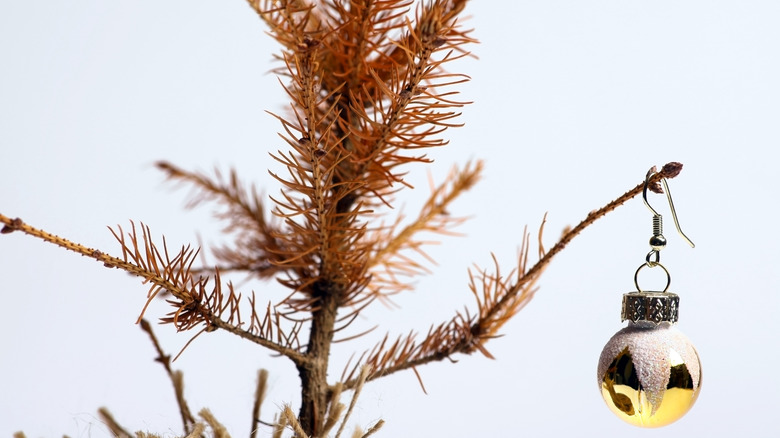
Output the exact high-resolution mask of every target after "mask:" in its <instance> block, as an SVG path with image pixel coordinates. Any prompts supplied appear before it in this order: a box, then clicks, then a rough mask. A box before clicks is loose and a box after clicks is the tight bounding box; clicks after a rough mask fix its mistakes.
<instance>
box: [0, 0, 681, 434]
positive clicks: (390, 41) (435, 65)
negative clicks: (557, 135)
mask: <svg viewBox="0 0 780 438" xmlns="http://www.w3.org/2000/svg"><path fill="white" fill-rule="evenodd" d="M249 3H250V5H251V7H252V8H253V9H254V10H255V12H257V14H258V15H259V17H260V18H261V19H262V21H264V22H265V24H266V25H267V26H268V27H269V29H270V33H271V35H272V36H273V37H274V38H275V39H276V40H277V41H278V42H279V44H281V46H282V51H281V54H280V55H279V60H280V61H281V62H280V65H281V67H280V68H279V69H278V70H277V71H276V73H277V74H278V76H279V78H280V80H281V83H282V86H283V87H284V88H285V90H286V92H287V94H288V95H289V98H290V102H291V105H290V109H289V110H287V111H280V112H278V113H275V114H274V117H276V118H277V119H278V120H279V122H280V124H281V127H282V128H281V134H280V137H281V140H280V144H281V145H282V146H281V147H280V148H279V150H278V151H277V152H274V153H273V154H271V157H272V158H273V160H272V162H271V163H270V164H269V172H270V173H271V175H272V176H273V177H274V178H275V179H276V180H277V181H278V183H279V185H280V187H281V190H280V191H277V192H275V194H272V195H271V196H268V197H261V196H259V195H258V194H257V192H256V191H255V190H254V189H246V188H245V187H246V186H245V185H244V183H242V181H241V180H239V178H238V176H237V175H236V174H235V173H234V172H231V173H230V174H229V176H227V177H224V176H222V175H220V174H217V175H215V176H213V177H212V176H207V175H203V174H200V173H194V172H190V171H188V170H185V169H181V168H178V167H177V166H176V165H174V164H172V163H158V167H159V168H160V170H162V171H163V172H164V173H165V174H166V175H167V176H168V177H169V178H170V179H171V180H175V181H179V182H184V183H187V184H190V185H192V186H193V187H195V189H196V191H195V195H194V196H193V197H192V205H196V204H200V203H205V202H213V203H214V204H215V205H216V206H217V208H218V211H219V212H220V213H219V217H220V218H221V219H222V220H224V221H225V223H226V228H225V232H226V233H228V234H229V235H231V236H234V237H235V240H234V242H233V244H232V245H231V246H223V247H217V248H213V251H212V253H213V257H214V259H215V263H214V264H213V265H209V266H196V256H197V254H198V250H197V249H195V248H193V247H191V246H184V247H182V248H181V249H179V250H175V249H173V248H170V247H169V246H168V245H167V244H166V242H165V240H164V239H157V238H155V237H154V236H153V235H152V232H151V231H150V228H149V227H148V226H146V225H136V224H134V223H131V225H130V227H129V229H123V228H122V227H116V228H115V229H113V230H112V232H113V233H114V236H115V237H116V239H117V240H118V241H119V243H120V246H121V254H119V255H118V256H112V255H109V253H107V252H102V251H98V250H95V249H91V248H87V247H85V246H83V245H81V244H78V243H74V242H71V241H68V240H66V239H63V238H60V237H57V236H54V235H52V234H50V233H48V232H45V231H42V230H39V229H36V228H33V227H31V226H29V225H27V224H26V223H24V222H23V221H22V220H21V219H18V218H16V219H11V218H10V217H7V216H4V215H1V214H0V221H1V222H2V223H4V224H5V226H4V228H3V230H2V232H3V233H9V232H13V231H20V232H23V233H26V234H29V235H32V236H35V237H38V238H41V239H44V240H46V241H49V242H51V243H54V244H56V245H59V246H61V247H63V248H66V249H69V250H72V251H75V252H78V253H80V254H82V255H85V256H88V257H91V258H93V259H95V260H97V261H99V262H101V263H103V264H105V266H107V267H109V268H117V269H120V270H122V271H125V272H129V273H131V274H134V275H137V276H139V277H141V278H142V279H143V281H144V283H146V284H148V285H149V291H148V301H147V306H148V305H149V304H150V303H151V302H153V301H154V300H155V299H156V298H158V297H161V298H164V299H165V301H166V302H167V303H168V304H169V305H170V306H171V307H172V310H171V311H170V313H168V314H167V315H166V316H164V317H162V319H161V320H162V322H163V323H167V324H172V325H173V326H174V327H175V328H176V330H178V331H182V332H184V331H194V332H193V334H194V335H195V336H197V334H200V333H203V332H211V331H214V330H224V331H227V332H230V333H233V334H235V335H236V336H239V337H241V338H243V339H245V340H247V341H248V342H249V343H254V344H257V345H259V346H261V347H263V348H266V349H268V350H270V351H271V352H273V353H276V354H278V355H280V356H284V357H286V358H287V359H289V360H291V361H292V362H293V363H294V364H295V366H296V368H297V370H298V373H299V375H300V384H301V397H302V402H301V406H300V408H299V410H298V413H297V415H295V414H293V412H292V411H291V410H290V409H289V408H287V409H285V410H284V412H283V413H282V415H281V417H280V419H279V423H278V424H276V425H274V426H271V427H274V428H275V432H274V433H275V435H274V436H281V434H282V433H283V430H284V428H285V427H288V428H289V430H291V431H292V433H293V434H294V436H298V437H303V436H307V437H324V436H328V434H329V433H331V432H332V431H334V430H335V431H336V436H338V435H340V434H341V433H342V431H343V425H344V421H345V420H346V417H348V416H349V412H350V411H351V408H352V406H353V405H354V397H353V402H352V404H350V406H349V407H348V408H347V407H345V406H344V405H343V404H341V403H340V402H339V400H340V395H341V392H342V391H350V390H353V391H355V392H359V388H360V387H361V386H362V384H363V383H365V382H370V381H372V380H375V379H379V378H381V377H383V376H387V375H390V374H393V373H396V372H400V371H411V372H415V373H416V368H418V367H421V366H423V365H425V364H428V363H431V362H435V361H441V360H444V359H448V358H452V357H454V356H456V355H458V354H471V353H474V352H479V353H481V354H483V355H485V356H487V357H491V355H490V353H489V352H488V350H487V348H486V344H487V343H488V342H489V341H490V340H491V339H492V338H494V337H496V336H497V335H498V334H499V331H500V329H501V327H502V326H503V325H504V324H505V323H506V322H507V321H508V320H509V319H510V318H512V317H513V316H514V315H516V314H517V313H518V311H519V310H520V309H521V308H522V307H523V306H524V305H525V304H526V303H527V302H528V300H529V299H530V298H531V297H532V295H533V293H534V290H535V283H536V281H537V280H538V278H539V276H540V274H541V273H542V272H543V270H544V268H545V266H547V264H548V263H549V262H550V260H551V259H552V258H553V257H554V256H555V254H557V253H558V252H559V251H560V250H561V249H563V248H564V247H565V246H566V244H567V243H568V242H569V241H570V240H571V239H572V238H573V237H574V236H576V235H577V234H578V233H579V232H581V231H582V230H583V229H584V228H586V227H587V226H588V225H590V224H591V223H593V222H594V221H595V220H597V219H598V218H600V217H601V216H603V215H604V214H606V213H608V212H609V211H611V210H613V209H615V208H616V207H618V206H619V205H621V204H622V203H624V202H625V201H627V200H628V199H630V198H631V197H633V196H635V195H636V194H637V193H639V192H640V191H641V189H642V183H640V184H639V185H637V186H636V187H634V188H633V189H631V190H629V191H628V192H626V193H625V194H624V195H622V196H621V197H619V198H618V199H616V200H615V201H613V202H611V203H609V204H608V205H606V206H605V207H602V208H601V209H598V210H594V211H593V212H591V213H590V214H588V215H587V217H586V218H585V220H583V221H582V222H581V223H580V224H579V225H577V226H576V227H573V228H571V229H569V230H566V232H565V233H564V234H563V235H562V236H561V238H560V240H559V241H558V242H557V243H556V244H555V245H554V246H553V247H552V248H551V249H550V250H549V251H545V250H544V249H543V246H542V245H541V231H542V230H541V229H540V230H539V258H538V261H537V262H536V263H534V264H531V263H530V262H529V259H528V256H529V248H530V245H529V242H530V240H531V238H530V234H526V235H525V238H524V240H523V241H522V242H518V244H519V245H521V251H520V256H519V258H518V259H517V260H513V261H510V262H509V263H508V265H509V266H510V269H509V271H508V273H507V274H503V273H501V271H500V269H499V265H500V263H499V262H498V261H497V260H495V265H494V266H492V267H491V268H488V269H474V270H472V271H471V272H469V273H468V275H469V278H470V283H469V284H464V288H469V289H470V290H471V292H472V293H473V296H474V299H475V302H474V303H472V304H471V305H467V306H466V309H468V310H464V311H463V312H460V313H456V314H455V315H453V316H452V318H451V319H450V320H447V321H444V322H440V323H435V322H432V325H431V328H430V330H429V331H428V332H427V333H425V334H424V335H420V334H416V333H411V334H409V335H406V336H396V335H391V334H388V335H385V336H384V337H380V338H379V339H378V342H377V344H376V346H375V347H374V348H373V349H370V350H369V351H366V352H363V353H360V352H356V354H355V356H354V357H355V360H354V361H352V362H351V363H347V364H330V362H329V357H330V351H331V346H332V343H333V341H334V336H335V335H336V334H337V333H338V332H340V331H341V330H343V329H344V328H345V327H347V326H349V325H350V323H351V322H352V321H354V320H355V318H356V317H357V316H358V315H359V314H360V313H361V312H362V311H363V310H364V309H366V308H367V307H368V306H371V305H373V304H376V303H378V302H381V301H383V300H384V299H385V298H387V297H389V296H391V295H393V294H398V293H401V292H404V291H406V290H408V289H410V287H411V286H410V280H411V279H412V278H413V277H414V276H416V275H420V274H424V273H427V268H426V266H425V253H424V248H423V244H424V240H423V239H422V236H423V235H424V234H425V233H431V232H433V233H447V232H449V231H451V229H452V227H454V226H455V225H457V224H458V223H459V222H460V221H461V220H460V219H459V218H454V217H451V216H450V215H449V214H448V210H449V208H450V205H451V204H452V203H453V202H454V201H455V200H456V199H457V198H458V196H459V195H461V194H462V193H464V192H465V191H467V190H469V189H471V188H472V187H473V186H474V185H475V184H476V183H477V181H478V180H479V177H480V173H481V172H482V168H483V166H482V163H481V162H472V163H468V164H465V165H463V166H462V167H460V168H456V169H455V170H453V171H452V172H451V173H450V175H449V176H448V177H447V178H446V180H444V181H442V182H441V183H440V184H439V185H438V186H436V187H434V190H433V191H432V193H431V194H430V197H429V199H428V200H427V202H426V203H425V204H424V205H423V207H422V209H421V210H420V212H419V215H417V217H416V218H414V219H412V220H408V221H404V220H402V218H401V217H399V216H397V213H393V210H392V208H391V207H392V206H393V205H395V204H396V201H397V199H398V198H399V197H400V196H401V195H402V194H403V193H404V191H405V190H408V189H409V188H410V187H409V186H408V184H407V183H405V181H404V175H405V172H407V171H408V170H409V168H410V167H409V166H407V165H408V164H412V163H428V162H429V161H430V160H429V159H428V158H426V155H425V154H426V150H427V149H430V148H436V147H444V146H446V144H447V141H446V139H445V137H444V134H445V131H446V130H447V129H448V128H450V127H455V126H458V123H459V122H458V121H457V120H456V119H457V117H458V116H459V111H460V108H461V107H462V106H463V105H464V104H465V103H466V102H463V101H460V100H458V98H457V91H458V85H459V84H462V83H463V82H465V81H466V80H468V77H467V76H465V75H463V74H458V73H452V72H451V71H450V68H452V67H453V66H455V65H457V63H456V61H457V60H458V59H460V58H462V57H464V56H468V51H467V50H468V47H467V46H468V45H470V44H472V43H474V42H475V41H474V40H473V39H472V38H470V37H469V32H468V30H466V29H464V28H463V27H462V26H461V23H460V21H459V17H460V15H461V13H462V12H463V10H464V7H465V5H466V1H465V0H449V1H447V0H437V1H427V2H423V3H415V2H413V1H411V0H400V1H399V0H385V1H379V0H375V1H371V0H362V1H359V0H353V1H339V0H323V1H318V2H310V1H303V0H300V1H284V0H275V1H268V0H267V1H250V2H249ZM680 169H681V165H679V164H677V163H670V164H669V165H667V166H664V168H663V169H662V170H661V171H660V172H659V173H657V174H655V175H654V176H653V177H652V180H651V182H652V183H653V189H654V190H656V191H658V190H660V189H659V188H658V187H657V182H658V181H659V180H660V179H661V178H672V177H674V176H676V174H677V173H679V171H680ZM415 171H417V170H415ZM392 214H395V215H396V216H395V217H394V216H392ZM486 251H487V249H486ZM504 264H505V263H501V265H504ZM228 272H229V273H231V275H234V274H236V273H237V274H242V275H245V276H247V277H249V278H251V279H254V280H258V281H267V280H272V279H275V280H277V281H278V282H279V283H280V284H281V285H282V286H283V289H282V293H281V294H280V295H278V296H273V295H270V294H267V293H266V292H264V293H263V294H262V295H259V294H255V293H254V292H250V293H247V292H243V293H242V292H240V291H238V290H236V288H234V286H233V284H232V283H231V282H229V281H225V280H223V278H222V276H223V274H225V273H228ZM280 289H281V288H280ZM263 290H264V291H265V290H267V288H263ZM146 312H147V307H144V309H143V311H142V312H141V317H139V322H140V323H141V324H142V327H143V328H144V330H145V331H147V332H148V333H149V334H150V335H151V336H152V340H153V342H154V345H155V347H156V348H157V351H158V353H159V357H158V359H157V360H158V361H160V362H161V363H162V364H163V365H164V366H165V369H166V370H167V372H168V373H169V375H170V377H171V380H172V381H173V383H174V388H175V390H176V398H177V401H178V402H179V408H180V411H181V414H182V421H183V423H184V429H185V430H184V432H185V433H186V434H187V435H191V436H200V435H201V434H203V433H206V432H205V429H204V424H208V425H209V428H208V430H209V431H211V433H213V435H215V436H227V432H226V431H224V428H222V427H221V426H220V425H219V423H218V422H217V421H216V420H215V419H214V418H213V416H211V414H210V413H208V411H205V410H204V411H201V413H200V414H199V417H200V418H201V419H202V420H203V422H199V420H198V419H197V418H196V417H195V416H194V415H193V414H192V413H191V411H190V410H189V407H188V406H187V402H186V400H184V397H183V392H182V378H181V374H180V373H177V372H174V371H172V369H171V367H170V356H168V355H166V354H165V353H164V352H163V350H162V348H161V347H160V346H159V344H158V343H157V341H156V339H155V338H154V335H153V334H152V331H151V327H150V326H149V324H148V323H146V322H145V321H143V320H142V317H143V315H144V314H145V313H146ZM378 324H379V325H380V326H381V322H378ZM372 335H373V333H372V334H370V335H368V336H372ZM341 370H344V372H343V373H341V375H342V378H341V379H339V380H338V381H334V380H333V379H332V376H333V375H334V374H336V375H337V374H339V373H338V372H340V371H341ZM332 371H338V372H332ZM264 376H265V375H264V374H263V373H261V374H260V378H259V386H258V392H257V397H256V403H255V406H254V408H253V409H252V413H253V424H254V425H256V426H259V425H260V424H261V421H260V418H259V410H260V403H261V401H262V397H263V392H264V390H263V385H264V382H265V377H264ZM329 376H330V377H331V380H329ZM418 377H419V376H418ZM101 415H102V416H103V418H104V420H105V422H106V423H107V424H109V425H110V427H111V429H112V430H113V431H114V433H116V434H118V435H122V434H126V435H129V434H128V432H125V431H124V430H123V429H122V428H121V427H120V426H118V425H117V424H116V423H115V422H114V421H113V419H111V416H110V414H108V412H107V411H101ZM340 419H341V420H340ZM339 425H340V426H339ZM380 425H381V424H377V425H375V426H374V428H372V429H370V430H369V431H368V432H366V433H365V434H364V435H362V434H359V435H358V436H361V435H362V436H368V435H370V434H373V433H374V432H375V430H376V429H377V428H378V427H379V426H380ZM255 429H256V427H255Z"/></svg>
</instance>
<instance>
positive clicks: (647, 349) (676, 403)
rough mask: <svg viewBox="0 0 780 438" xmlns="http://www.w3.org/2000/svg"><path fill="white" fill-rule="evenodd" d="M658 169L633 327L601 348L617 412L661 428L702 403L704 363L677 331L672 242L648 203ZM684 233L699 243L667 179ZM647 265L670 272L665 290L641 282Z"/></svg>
mask: <svg viewBox="0 0 780 438" xmlns="http://www.w3.org/2000/svg"><path fill="white" fill-rule="evenodd" d="M654 173H655V167H653V168H652V169H650V171H649V172H648V173H647V176H646V178H645V186H644V191H643V194H642V196H643V198H644V201H645V205H646V206H647V208H649V209H650V211H651V212H652V213H653V237H651V238H650V247H651V251H650V252H649V253H648V254H647V257H646V258H645V263H644V264H642V265H641V266H639V269H637V271H636V273H635V274H634V285H635V286H636V289H637V290H636V291H635V292H630V293H627V294H624V295H623V310H622V312H621V321H625V320H628V327H625V328H624V329H622V330H620V331H619V332H617V333H616V334H615V335H614V336H612V339H610V340H609V342H607V345H606V346H605V347H604V350H603V351H602V352H601V357H600V358H599V365H598V373H597V377H598V384H599V387H600V388H601V395H602V397H604V401H605V402H606V403H607V406H608V407H609V408H610V410H611V411H612V412H614V413H615V415H617V416H618V417H620V418H621V419H622V420H624V421H626V422H628V423H630V424H633V425H635V426H641V427H660V426H665V425H667V424H670V423H673V422H674V421H677V420H678V419H680V418H681V417H682V416H683V415H685V413H686V412H688V410H689V409H690V408H691V407H692V406H693V404H694V402H696V398H697V397H698V396H699V391H700V390H701V378H702V374H701V364H700V362H699V355H698V353H696V349H695V348H694V347H693V344H691V342H690V341H689V340H688V338H687V337H685V335H683V334H682V333H681V332H680V331H679V330H677V327H676V323H677V318H678V309H679V303H680V299H679V297H678V296H677V295H676V294H673V293H671V292H669V291H668V290H669V285H670V284H671V276H670V275H669V271H668V270H667V269H666V268H665V267H664V266H663V265H662V264H661V263H660V258H661V257H660V251H661V250H662V249H663V248H664V247H665V246H666V238H664V236H663V222H662V217H661V215H660V214H658V212H657V211H655V209H653V207H651V206H650V204H649V203H648V202H647V188H648V184H649V181H650V178H651V177H652V176H653V174H654ZM661 182H662V183H663V188H664V191H665V192H666V197H667V199H668V200H669V206H670V207H671V212H672V218H673V219H674V224H675V226H676V227H677V231H678V232H679V233H680V235H681V236H682V237H683V238H684V239H685V240H686V241H687V242H688V243H689V244H690V245H691V247H694V244H693V242H691V240H690V239H688V237H687V236H686V235H685V234H684V233H683V232H682V230H681V229H680V224H679V222H678V221H677V213H676V212H675V210H674V204H673V203H672V197H671V194H670V193H669V186H668V184H667V182H666V179H665V178H662V179H661ZM644 268H650V269H655V268H660V269H661V270H662V271H663V272H664V273H665V274H666V280H667V281H666V287H665V288H664V290H663V291H645V290H643V289H642V288H641V287H640V286H639V280H638V277H639V273H640V271H642V269H644Z"/></svg>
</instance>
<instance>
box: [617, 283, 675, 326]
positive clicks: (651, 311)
mask: <svg viewBox="0 0 780 438" xmlns="http://www.w3.org/2000/svg"><path fill="white" fill-rule="evenodd" d="M679 309H680V297H679V296H678V295H677V294H673V293H671V292H656V291H647V292H630V293H627V294H623V309H622V311H621V312H620V321H625V320H629V321H632V322H634V323H640V322H650V323H653V324H655V325H658V324H660V323H662V322H669V323H672V324H674V323H676V322H677V317H678V315H679Z"/></svg>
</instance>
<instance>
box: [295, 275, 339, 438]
mask: <svg viewBox="0 0 780 438" xmlns="http://www.w3.org/2000/svg"><path fill="white" fill-rule="evenodd" d="M315 290H316V291H317V293H318V295H319V301H318V303H317V306H318V308H317V310H315V311H314V312H313V313H312V321H311V328H310V332H309V345H308V346H307V349H306V355H307V356H308V357H309V360H308V361H306V362H304V363H303V364H301V365H298V373H299V375H300V376H301V410H300V413H299V415H298V418H299V420H300V422H301V426H302V427H303V430H304V432H306V433H307V434H308V435H309V436H310V437H312V438H313V437H316V436H318V434H319V433H321V431H322V428H323V425H324V423H325V415H326V412H327V407H328V399H327V396H328V359H329V356H330V344H331V341H332V340H333V327H334V325H335V323H336V314H337V312H338V302H339V295H340V294H339V290H338V288H337V287H333V285H332V284H317V285H315Z"/></svg>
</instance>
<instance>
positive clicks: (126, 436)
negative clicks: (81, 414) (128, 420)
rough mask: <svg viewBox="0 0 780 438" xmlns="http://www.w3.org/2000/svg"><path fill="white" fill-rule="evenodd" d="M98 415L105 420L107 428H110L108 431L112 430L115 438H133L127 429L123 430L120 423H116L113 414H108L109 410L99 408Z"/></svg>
mask: <svg viewBox="0 0 780 438" xmlns="http://www.w3.org/2000/svg"><path fill="white" fill-rule="evenodd" d="M98 415H99V416H100V419H101V420H103V422H104V423H106V427H108V430H110V431H111V433H112V434H113V435H114V436H115V437H117V438H132V437H133V435H132V434H131V433H130V432H128V431H127V430H126V429H125V428H123V427H122V426H120V425H119V423H117V422H116V420H115V419H114V416H113V415H111V412H108V409H106V408H99V409H98Z"/></svg>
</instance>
